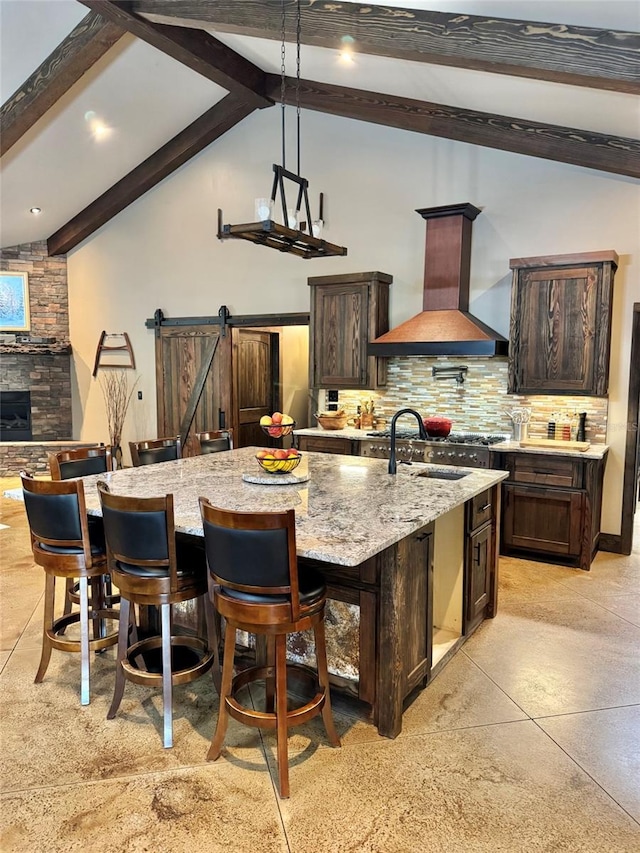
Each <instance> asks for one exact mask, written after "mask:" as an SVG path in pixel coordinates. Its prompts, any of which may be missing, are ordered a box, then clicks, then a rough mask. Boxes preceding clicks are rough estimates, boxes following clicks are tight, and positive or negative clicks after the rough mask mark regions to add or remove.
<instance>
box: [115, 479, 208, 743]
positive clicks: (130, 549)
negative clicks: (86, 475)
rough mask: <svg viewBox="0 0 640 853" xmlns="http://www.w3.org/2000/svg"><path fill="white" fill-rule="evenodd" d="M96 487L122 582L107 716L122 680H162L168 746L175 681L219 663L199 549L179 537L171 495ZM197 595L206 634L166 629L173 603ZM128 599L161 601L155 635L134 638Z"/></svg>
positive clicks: (118, 582)
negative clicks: (152, 495)
mask: <svg viewBox="0 0 640 853" xmlns="http://www.w3.org/2000/svg"><path fill="white" fill-rule="evenodd" d="M98 494H99V495H100V503H101V504H102V518H103V521H104V532H105V538H106V544H107V560H108V566H109V569H110V571H111V575H112V577H113V582H114V583H115V585H116V586H117V587H118V589H119V590H120V634H119V638H118V655H117V664H116V683H115V688H114V692H113V701H112V702H111V707H110V708H109V712H108V714H107V719H109V720H112V719H113V718H114V717H115V715H116V712H117V710H118V708H119V707H120V702H121V701H122V696H123V694H124V688H125V681H126V680H129V681H133V682H134V683H136V684H144V685H147V686H152V687H157V686H162V700H163V720H164V723H163V742H164V746H165V748H169V747H171V746H173V698H172V695H173V685H175V684H186V683H187V682H190V681H194V680H195V679H196V678H199V677H200V676H201V675H204V674H205V673H206V672H207V671H208V670H209V669H211V667H212V666H213V664H214V663H216V664H217V665H218V643H217V636H216V632H215V624H214V618H213V615H214V614H213V607H212V605H211V602H210V600H209V596H208V595H207V569H206V560H205V555H204V551H203V550H202V549H201V550H198V549H197V548H196V547H193V546H190V545H189V542H188V540H187V539H186V537H185V538H184V539H181V538H178V539H176V532H175V525H174V517H173V495H171V494H169V495H166V496H164V497H157V498H136V497H123V496H121V495H114V494H111V493H110V492H109V489H108V486H107V484H106V483H103V482H99V483H98ZM194 598H197V599H199V602H198V604H199V606H200V607H202V608H203V610H204V620H199V624H200V623H201V622H202V621H204V622H205V623H206V629H207V641H206V642H205V641H204V640H202V639H201V638H200V637H196V636H190V635H187V634H184V635H183V634H175V633H172V630H171V628H172V626H171V615H172V613H171V606H172V605H173V604H178V603H179V602H182V601H190V600H191V599H194ZM132 604H133V605H136V604H137V605H147V606H148V605H152V606H156V607H159V609H160V621H161V628H160V634H159V635H158V634H154V635H153V636H149V637H146V638H143V639H141V640H138V636H137V628H136V627H135V626H136V623H135V617H134V610H133V608H132V607H131V605H132ZM130 629H133V633H132V638H131V641H130V640H129V631H130ZM158 650H160V655H158ZM179 658H181V659H182V660H179Z"/></svg>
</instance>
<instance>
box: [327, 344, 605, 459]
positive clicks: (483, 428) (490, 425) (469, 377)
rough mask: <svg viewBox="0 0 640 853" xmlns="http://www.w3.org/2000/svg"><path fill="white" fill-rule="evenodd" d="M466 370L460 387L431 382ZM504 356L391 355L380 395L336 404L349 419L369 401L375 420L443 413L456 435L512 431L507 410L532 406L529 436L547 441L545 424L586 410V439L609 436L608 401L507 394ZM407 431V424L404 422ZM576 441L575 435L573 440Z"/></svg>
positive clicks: (361, 394)
mask: <svg viewBox="0 0 640 853" xmlns="http://www.w3.org/2000/svg"><path fill="white" fill-rule="evenodd" d="M459 365H464V366H466V367H467V368H468V370H467V373H466V379H465V382H464V384H462V385H458V384H456V381H455V379H435V378H434V377H433V376H432V368H433V367H434V366H438V367H457V366H459ZM507 368H508V360H507V358H499V357H495V358H471V359H466V360H465V359H450V358H444V357H442V358H428V357H423V356H416V357H395V358H390V359H389V365H388V379H387V387H386V388H385V389H381V390H380V391H340V394H339V401H340V402H339V404H340V407H341V408H343V409H345V411H346V412H348V413H349V414H350V415H354V414H355V413H356V411H357V407H358V406H359V405H361V404H362V403H363V401H365V400H373V401H374V405H375V413H376V414H377V415H378V417H382V418H386V419H387V420H390V419H391V417H392V416H393V414H394V413H395V412H397V411H398V409H401V408H403V407H405V406H409V407H410V408H412V409H417V410H418V411H419V412H420V413H421V414H423V415H424V416H425V417H426V416H428V415H436V414H437V415H444V416H446V417H448V418H451V420H452V421H453V429H454V430H455V431H457V432H464V431H466V430H468V431H472V432H499V433H509V434H510V433H511V420H510V418H509V417H508V416H507V414H506V411H512V410H513V409H516V408H518V407H521V406H527V407H529V408H531V421H530V423H529V435H530V436H535V437H542V438H546V437H547V423H548V421H550V420H552V419H553V415H554V413H556V414H558V415H559V416H560V417H559V418H557V420H562V419H563V418H564V417H566V416H569V415H572V414H573V413H576V412H586V413H587V420H586V439H587V441H592V442H598V443H599V442H604V441H605V440H606V433H607V410H608V401H607V398H606V397H582V396H571V397H569V396H566V397H565V396H558V395H557V394H546V395H539V396H538V395H536V396H524V395H519V394H508V393H507V387H508V373H507ZM406 426H407V428H409V426H410V421H409V420H407V423H406ZM572 437H575V436H572Z"/></svg>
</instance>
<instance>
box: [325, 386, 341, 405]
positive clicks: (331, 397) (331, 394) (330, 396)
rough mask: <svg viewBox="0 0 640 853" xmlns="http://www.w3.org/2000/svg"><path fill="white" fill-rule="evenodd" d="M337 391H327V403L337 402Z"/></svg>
mask: <svg viewBox="0 0 640 853" xmlns="http://www.w3.org/2000/svg"><path fill="white" fill-rule="evenodd" d="M338 393H339V392H338V391H337V389H334V390H329V391H327V402H328V403H337V402H338Z"/></svg>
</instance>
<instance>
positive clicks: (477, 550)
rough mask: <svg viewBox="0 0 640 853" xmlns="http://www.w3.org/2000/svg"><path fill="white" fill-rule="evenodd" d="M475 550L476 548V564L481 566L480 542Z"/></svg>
mask: <svg viewBox="0 0 640 853" xmlns="http://www.w3.org/2000/svg"><path fill="white" fill-rule="evenodd" d="M473 548H474V550H475V552H476V559H475V562H476V563H477V564H478V565H480V543H479V542H478V544H477V545H474V546H473Z"/></svg>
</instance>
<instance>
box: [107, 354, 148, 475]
mask: <svg viewBox="0 0 640 853" xmlns="http://www.w3.org/2000/svg"><path fill="white" fill-rule="evenodd" d="M139 378H140V377H136V380H135V382H134V383H133V384H132V385H130V383H129V371H128V370H125V369H124V368H113V367H111V368H106V369H105V373H104V376H102V378H101V379H100V387H101V389H102V395H103V397H104V403H105V407H106V410H107V424H108V427H109V443H110V444H111V447H112V448H113V450H112V452H113V456H114V458H115V460H116V465H117V467H118V468H121V467H122V447H121V443H122V430H123V428H124V421H125V418H126V417H127V410H128V408H129V403H130V402H131V397H132V395H133V391H134V388H135V387H136V385H137V383H138V379H139Z"/></svg>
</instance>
